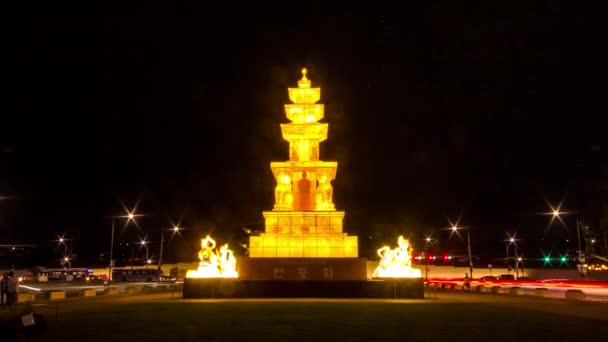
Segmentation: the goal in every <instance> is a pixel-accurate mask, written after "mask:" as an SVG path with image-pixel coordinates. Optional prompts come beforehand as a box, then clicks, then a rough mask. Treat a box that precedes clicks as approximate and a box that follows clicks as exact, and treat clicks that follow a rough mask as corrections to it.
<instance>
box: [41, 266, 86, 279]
mask: <svg viewBox="0 0 608 342" xmlns="http://www.w3.org/2000/svg"><path fill="white" fill-rule="evenodd" d="M95 278H96V277H95V276H94V275H93V270H91V269H88V268H70V269H65V268H42V269H40V270H37V271H36V272H35V273H34V276H33V280H35V281H42V282H44V281H89V280H94V279H95Z"/></svg>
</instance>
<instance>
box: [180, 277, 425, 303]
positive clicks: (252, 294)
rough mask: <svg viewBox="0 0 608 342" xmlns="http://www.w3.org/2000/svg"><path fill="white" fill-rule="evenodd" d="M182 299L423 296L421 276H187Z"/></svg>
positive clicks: (421, 297)
mask: <svg viewBox="0 0 608 342" xmlns="http://www.w3.org/2000/svg"><path fill="white" fill-rule="evenodd" d="M183 298H410V299H423V298H424V288H423V281H422V278H406V279H390V280H389V279H385V280H369V281H367V280H366V281H297V280H281V281H273V280H239V279H225V278H224V279H217V278H186V279H185V281H184V293H183Z"/></svg>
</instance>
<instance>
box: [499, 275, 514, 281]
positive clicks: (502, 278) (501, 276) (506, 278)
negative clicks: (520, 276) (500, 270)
mask: <svg viewBox="0 0 608 342" xmlns="http://www.w3.org/2000/svg"><path fill="white" fill-rule="evenodd" d="M498 280H515V276H514V275H512V274H501V275H499V276H498Z"/></svg>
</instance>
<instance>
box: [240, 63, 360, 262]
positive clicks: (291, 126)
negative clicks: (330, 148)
mask: <svg viewBox="0 0 608 342" xmlns="http://www.w3.org/2000/svg"><path fill="white" fill-rule="evenodd" d="M288 93H289V99H290V100H291V101H292V102H293V104H287V105H285V113H286V116H287V118H288V119H289V120H290V121H291V123H287V124H281V131H282V133H283V138H284V139H285V140H287V141H288V142H289V160H288V161H285V162H272V163H270V168H271V169H272V173H273V175H274V177H275V179H276V181H277V186H276V188H275V205H274V207H273V209H272V211H265V212H264V213H263V215H264V219H265V232H264V233H261V234H260V236H252V237H250V249H249V255H250V257H254V258H255V257H300V258H301V257H357V256H358V243H357V237H356V236H348V235H347V234H346V233H343V232H342V221H343V219H344V212H343V211H336V208H335V205H334V203H333V188H332V186H331V181H332V180H333V179H334V178H335V177H336V170H337V168H338V163H337V162H335V161H329V162H326V161H321V160H319V144H320V143H321V142H322V141H324V140H325V139H327V130H328V124H327V123H319V122H318V120H321V119H322V118H323V115H324V106H323V105H322V104H317V103H316V102H318V101H319V100H320V98H321V89H320V88H311V87H310V81H309V80H308V79H307V78H306V69H303V70H302V79H301V80H300V81H298V88H289V89H288Z"/></svg>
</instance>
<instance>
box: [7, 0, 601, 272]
mask: <svg viewBox="0 0 608 342" xmlns="http://www.w3.org/2000/svg"><path fill="white" fill-rule="evenodd" d="M59 12H60V11H59V10H57V11H52V12H46V13H37V14H34V13H21V14H19V15H16V16H15V17H14V18H13V21H14V26H13V27H12V29H11V32H10V37H9V38H8V45H9V46H10V49H8V51H7V52H8V55H9V56H11V57H12V58H11V62H10V64H6V65H5V67H6V69H7V70H6V71H7V72H8V80H9V81H10V82H8V83H7V84H9V88H10V90H9V92H8V93H7V95H8V99H9V101H8V103H9V104H10V105H11V106H10V107H9V109H8V110H3V111H2V112H3V113H2V115H1V116H2V123H1V124H0V142H2V149H3V150H2V153H1V154H0V162H1V166H0V169H1V171H0V172H1V177H0V186H1V188H0V193H3V194H12V195H15V196H16V198H15V199H14V200H8V201H2V202H0V210H1V216H0V217H1V218H0V228H1V229H2V236H0V243H35V244H37V245H38V246H39V247H38V249H37V253H38V255H40V256H39V260H48V259H50V258H52V257H57V255H58V253H56V251H53V248H52V247H53V246H54V243H53V242H52V241H51V240H53V239H56V235H55V234H56V233H63V232H65V233H66V234H67V236H68V238H71V239H72V242H73V249H74V253H77V254H78V255H79V258H80V260H81V262H83V263H84V262H86V261H87V260H92V259H94V258H95V256H96V255H98V254H99V253H101V252H103V251H107V250H108V249H109V237H110V231H111V229H110V228H111V225H110V223H111V220H110V219H109V218H108V216H109V215H112V214H121V213H122V209H121V206H120V201H123V202H124V203H125V204H126V205H127V206H129V207H131V206H133V205H134V204H135V203H136V202H138V203H139V207H138V211H139V212H140V213H146V214H148V216H146V217H144V218H142V219H141V220H140V221H139V222H140V226H141V230H138V229H137V228H135V227H129V228H128V229H127V230H126V231H125V232H124V233H120V234H118V239H117V241H121V242H133V241H136V240H137V237H138V235H139V236H143V235H145V234H148V239H149V240H152V241H153V242H154V241H156V244H155V245H154V244H153V245H152V247H151V250H150V251H151V253H152V252H153V254H157V249H158V240H159V231H160V229H161V228H163V227H165V228H166V227H168V226H169V221H168V219H169V218H172V219H174V220H177V219H179V218H180V217H183V221H182V225H183V226H185V227H188V229H187V230H186V231H184V234H183V237H178V238H176V239H174V240H173V241H172V242H171V244H170V245H169V248H168V251H167V253H168V254H167V258H169V259H170V260H176V259H179V260H187V259H190V258H194V257H195V251H196V248H197V245H198V240H197V239H198V238H199V237H201V236H203V235H204V234H207V233H209V232H212V233H213V234H214V236H217V237H218V238H220V239H221V240H225V241H229V242H232V243H233V244H236V243H237V242H243V241H245V240H246V235H244V233H243V231H242V230H241V227H242V226H247V227H252V228H257V229H261V228H262V227H263V225H262V219H263V218H262V215H261V212H262V211H263V210H270V209H271V208H272V204H273V201H274V197H273V192H274V179H273V177H272V174H271V172H270V168H269V162H270V161H280V160H286V159H287V158H288V154H287V147H288V145H287V142H285V141H283V140H282V137H281V133H280V128H279V124H280V123H285V122H288V120H287V119H286V118H285V116H284V112H283V105H284V104H285V103H287V102H288V98H287V90H286V88H287V87H295V86H296V81H297V80H298V79H299V78H300V69H301V68H302V67H307V68H308V70H309V77H310V79H311V80H312V82H313V85H317V86H319V85H320V86H321V88H322V103H324V104H325V105H326V114H325V119H324V121H325V122H328V123H329V124H330V126H329V127H330V131H329V139H328V140H327V141H326V142H324V143H323V144H322V147H321V158H322V159H323V160H337V161H338V162H339V168H338V175H337V179H336V180H335V181H334V183H333V184H334V200H335V203H336V206H337V207H338V208H339V209H340V210H345V211H346V219H345V230H346V231H347V232H349V233H350V234H358V235H359V237H360V246H361V252H360V254H361V255H362V256H372V255H373V250H374V249H375V248H376V247H377V246H378V245H379V244H381V243H383V242H392V243H394V241H395V239H396V236H397V234H398V233H403V234H406V235H408V236H410V237H411V238H412V239H414V241H415V244H416V245H417V247H421V246H422V243H420V241H421V239H422V238H423V237H424V234H429V233H431V232H433V237H436V238H439V239H440V241H441V245H442V246H443V248H445V249H446V250H450V251H451V252H452V253H456V254H458V253H464V247H465V244H464V242H462V241H459V240H458V239H452V240H448V237H449V233H447V232H446V231H442V230H441V229H442V228H445V227H448V219H452V220H455V219H457V218H458V217H459V216H460V217H461V221H460V224H462V225H466V226H468V227H470V228H471V229H472V230H471V237H472V244H473V250H474V253H475V254H478V255H480V256H482V257H484V258H494V257H502V256H503V254H504V241H503V240H504V239H505V238H506V235H505V232H511V233H514V232H517V233H518V237H520V238H521V239H522V240H521V241H520V244H521V249H522V250H523V251H524V253H525V256H527V257H531V258H532V257H539V256H540V255H541V252H548V251H549V250H550V249H551V247H553V248H554V249H553V250H554V253H557V252H560V253H565V252H566V251H568V250H569V251H570V252H573V250H574V249H573V248H575V246H574V245H573V244H572V243H573V242H575V240H573V239H575V238H576V235H575V234H576V229H575V225H574V222H575V221H574V220H575V217H574V216H568V217H567V218H566V224H567V225H566V226H565V227H564V226H561V225H559V224H556V225H553V226H551V229H549V231H548V232H547V233H545V231H546V228H547V223H548V221H549V218H548V217H546V216H541V215H538V213H539V212H542V211H547V210H548V209H549V208H548V207H547V203H546V202H545V201H546V200H547V201H550V202H551V203H557V202H559V201H560V200H562V199H563V200H564V208H567V209H577V210H579V212H580V213H581V216H584V218H585V219H586V220H588V221H589V222H590V224H591V225H592V228H593V224H595V223H596V222H597V220H598V209H597V208H598V203H599V196H600V193H599V179H600V164H601V163H602V160H601V155H600V153H601V152H600V145H601V142H600V138H601V136H602V134H604V135H605V130H604V128H605V127H602V125H601V122H602V121H601V120H599V118H598V116H599V115H600V114H599V112H597V111H596V109H597V108H594V107H593V105H592V103H595V102H597V101H599V98H600V94H601V95H603V92H602V91H601V90H600V88H598V87H596V84H595V83H594V82H595V81H597V77H598V76H597V73H598V69H597V65H596V64H594V63H593V61H592V60H591V59H589V58H587V57H584V56H592V55H593V51H592V50H591V49H590V48H589V46H593V44H594V43H593V42H594V41H595V39H596V38H595V37H594V36H593V34H592V32H594V31H593V30H592V29H590V31H589V32H590V33H589V34H582V35H581V34H579V33H578V31H572V30H568V29H566V28H567V27H569V26H570V25H572V24H573V23H572V19H571V18H568V19H566V18H565V17H564V13H563V12H564V9H563V8H560V7H559V5H558V4H557V3H554V4H549V5H547V6H536V5H529V4H520V5H515V4H506V3H505V4H503V5H495V4H492V5H488V7H483V8H482V7H476V8H475V9H471V8H463V7H459V5H457V4H453V5H451V6H448V7H445V6H444V7H442V6H436V7H433V6H430V7H428V8H423V9H417V10H416V11H408V12H404V13H399V14H398V15H394V16H367V17H364V16H356V15H333V16H321V15H309V16H303V17H302V16H297V17H296V16H280V15H276V16H265V17H260V16H254V15H250V16H245V15H234V14H231V15H226V14H220V13H212V14H210V13H209V12H208V11H205V10H204V9H202V8H196V7H190V8H164V7H155V6H150V7H147V8H144V7H141V8H137V9H133V10H132V11H126V10H125V11H114V12H113V14H112V15H110V14H108V13H104V11H101V10H100V11H97V12H88V14H81V15H71V14H68V12H66V13H59ZM121 12H124V14H119V13H121ZM127 12H128V13H127ZM311 13H312V12H311ZM318 13H322V11H319V12H318ZM5 63H6V62H5ZM5 80H6V79H5ZM603 113H604V114H605V112H603ZM604 114H602V115H604ZM602 132H604V133H602ZM601 147H605V146H601ZM602 152H603V151H602ZM370 237H371V239H370ZM543 238H544V239H545V240H541V239H543ZM566 239H568V240H569V243H566V242H565V240H566ZM40 262H42V261H40Z"/></svg>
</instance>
